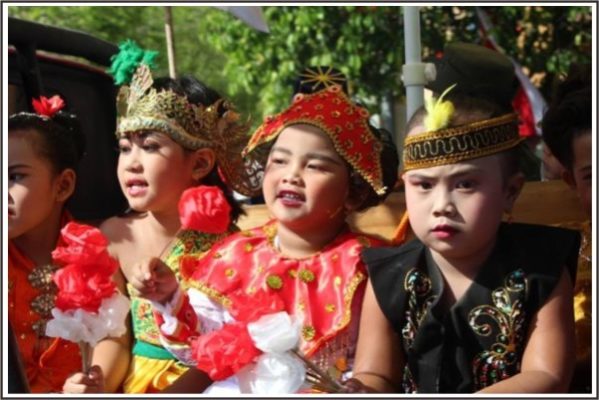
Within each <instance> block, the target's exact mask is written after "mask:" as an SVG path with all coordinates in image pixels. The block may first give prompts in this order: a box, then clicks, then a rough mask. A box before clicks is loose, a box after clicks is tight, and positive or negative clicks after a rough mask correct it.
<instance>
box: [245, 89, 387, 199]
mask: <svg viewBox="0 0 599 400" xmlns="http://www.w3.org/2000/svg"><path fill="white" fill-rule="evenodd" d="M368 117H369V114H368V111H366V109H364V108H362V107H360V106H357V105H355V104H354V103H352V101H351V100H350V99H349V98H348V97H347V95H346V94H345V93H343V91H342V90H341V87H340V86H339V85H331V86H329V87H327V88H325V89H324V90H321V91H319V92H316V93H312V94H298V95H296V96H295V97H294V100H293V103H292V104H291V106H289V107H288V108H287V109H286V110H284V111H282V112H281V113H279V114H277V115H274V116H268V117H266V118H265V121H264V122H263V123H262V125H260V126H259V127H258V129H257V130H256V131H255V132H254V134H253V135H252V137H251V139H250V141H249V142H248V145H247V147H246V148H245V149H244V150H243V154H244V155H246V154H249V153H251V152H252V151H254V150H255V149H256V148H257V147H259V146H260V145H262V144H265V143H268V142H271V141H273V140H275V139H276V138H277V137H278V135H279V134H280V133H281V132H282V131H283V130H284V129H285V128H287V127H288V126H291V125H297V124H308V125H313V126H316V127H318V128H320V129H322V130H323V131H324V132H325V133H326V134H327V135H328V136H329V138H330V139H331V141H332V142H333V145H334V146H335V150H336V151H337V152H338V153H339V154H340V155H341V157H343V159H345V161H347V162H348V163H349V164H350V165H351V166H352V168H353V169H355V170H356V171H357V172H358V173H359V174H360V175H361V176H362V177H363V178H364V179H365V180H366V182H368V183H369V184H370V186H371V187H372V188H373V189H374V191H375V192H376V193H377V194H379V195H383V194H385V193H386V191H387V188H386V187H385V186H384V184H383V172H382V168H381V160H380V155H381V151H382V149H383V145H382V143H381V142H380V140H379V139H378V138H377V137H376V136H375V135H374V134H373V133H372V131H371V130H370V128H369V126H368Z"/></svg>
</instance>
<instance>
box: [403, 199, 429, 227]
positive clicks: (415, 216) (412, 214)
mask: <svg viewBox="0 0 599 400" xmlns="http://www.w3.org/2000/svg"><path fill="white" fill-rule="evenodd" d="M405 195H406V211H407V212H408V216H409V218H410V227H411V229H412V230H413V231H414V234H415V235H416V236H418V237H419V238H422V236H423V235H424V234H425V233H426V230H427V229H426V226H427V222H428V220H429V217H430V214H431V212H430V206H429V205H428V203H427V199H425V198H422V197H421V196H417V195H416V194H415V193H412V191H411V190H409V189H406V192H405Z"/></svg>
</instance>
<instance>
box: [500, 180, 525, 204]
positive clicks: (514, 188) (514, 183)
mask: <svg viewBox="0 0 599 400" xmlns="http://www.w3.org/2000/svg"><path fill="white" fill-rule="evenodd" d="M525 181H526V178H525V177H524V174H523V173H521V172H518V173H516V174H514V175H512V176H510V177H509V178H508V180H507V182H506V185H505V201H506V204H505V211H507V212H511V211H512V208H513V207H514V203H515V202H516V199H517V198H518V196H520V192H521V191H522V188H523V187H524V182H525Z"/></svg>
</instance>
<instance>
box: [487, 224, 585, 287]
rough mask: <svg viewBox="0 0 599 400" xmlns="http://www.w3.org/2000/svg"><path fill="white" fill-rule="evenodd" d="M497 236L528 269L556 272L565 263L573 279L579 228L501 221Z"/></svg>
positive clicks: (506, 249)
mask: <svg viewBox="0 0 599 400" xmlns="http://www.w3.org/2000/svg"><path fill="white" fill-rule="evenodd" d="M499 240H500V241H501V243H503V245H507V246H508V247H507V248H503V251H507V252H509V253H510V254H515V255H517V261H518V262H519V263H520V264H522V265H523V266H526V269H527V270H528V271H529V272H538V273H543V274H548V273H551V272H553V273H554V274H556V275H557V276H559V274H560V273H561V270H562V268H563V267H567V268H568V270H569V272H570V275H571V276H572V278H573V279H574V278H575V276H576V265H577V260H578V250H579V247H580V232H579V231H576V230H572V229H565V228H558V227H554V226H548V225H535V224H521V223H513V224H502V225H501V227H500V231H499Z"/></svg>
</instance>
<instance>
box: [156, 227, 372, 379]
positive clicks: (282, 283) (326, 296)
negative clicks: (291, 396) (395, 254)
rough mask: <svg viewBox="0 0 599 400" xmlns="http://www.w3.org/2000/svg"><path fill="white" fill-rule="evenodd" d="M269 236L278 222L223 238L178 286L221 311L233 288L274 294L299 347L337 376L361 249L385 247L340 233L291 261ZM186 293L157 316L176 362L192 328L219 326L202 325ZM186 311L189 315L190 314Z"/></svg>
mask: <svg viewBox="0 0 599 400" xmlns="http://www.w3.org/2000/svg"><path fill="white" fill-rule="evenodd" d="M275 236H276V222H275V221H270V222H269V223H267V224H266V225H264V226H262V227H259V228H255V229H252V230H248V231H243V232H239V233H237V234H234V235H232V236H230V237H228V238H227V239H225V240H223V241H222V242H220V243H218V244H217V245H216V246H214V247H213V248H212V249H211V250H210V251H209V252H208V253H206V255H205V256H204V257H203V258H202V259H201V262H200V263H198V264H195V265H196V269H195V270H194V271H190V272H188V274H187V275H188V276H189V278H188V279H186V280H185V281H184V286H185V287H186V288H188V293H189V295H190V296H191V292H193V291H195V292H200V293H202V294H203V295H205V296H206V297H207V298H209V299H210V300H211V301H212V302H214V304H218V305H220V306H224V307H223V309H226V308H227V306H229V305H230V302H231V300H230V299H229V298H228V297H227V295H228V294H229V293H231V292H233V291H235V290H237V289H242V290H244V291H245V292H247V293H248V294H252V293H254V292H256V291H257V290H259V289H267V290H273V291H276V292H278V293H279V294H280V296H281V297H282V299H283V301H284V302H285V306H286V311H287V312H288V313H289V314H290V315H294V316H295V317H296V318H299V320H300V321H301V324H302V337H301V341H300V350H301V351H302V352H303V353H304V354H305V355H306V356H307V357H309V358H311V359H312V361H313V362H315V363H316V364H318V365H319V366H320V367H321V368H322V369H324V370H326V371H328V372H329V373H330V374H331V375H332V376H334V377H336V378H338V377H339V376H340V374H341V373H343V372H344V371H346V370H347V369H348V360H351V359H352V358H353V355H354V352H355V343H356V338H357V333H358V325H359V317H360V309H361V304H362V299H363V295H364V289H365V282H366V269H365V266H364V264H363V263H362V260H361V258H360V252H361V250H362V249H363V248H366V247H371V246H379V245H382V244H383V242H381V241H379V240H377V239H373V238H371V237H367V236H364V235H360V234H356V233H353V232H351V231H349V230H348V229H346V230H344V231H343V232H342V233H341V234H339V235H338V236H337V237H336V238H335V239H334V240H333V241H332V242H331V243H329V244H328V245H327V246H325V248H323V249H322V250H321V251H320V252H318V253H317V254H314V255H312V256H309V257H306V258H301V259H296V258H289V257H286V256H284V255H283V254H281V253H279V252H278V251H277V249H276V248H275V246H274V243H273V240H274V238H275ZM182 273H183V274H184V275H186V274H185V272H184V271H182ZM190 296H189V297H188V296H187V295H182V296H179V295H178V296H175V297H176V299H175V300H174V302H173V303H174V304H171V306H169V307H167V308H168V310H166V309H165V308H162V309H161V310H160V311H162V313H158V312H157V315H156V319H157V323H158V324H159V325H160V327H161V333H162V335H163V338H162V339H163V343H164V344H165V345H166V348H167V349H169V351H172V352H173V354H175V355H176V356H178V357H179V358H186V357H185V356H184V355H183V354H184V352H182V348H184V347H185V344H186V339H187V338H188V337H189V336H193V335H194V334H195V335H197V330H198V329H199V330H200V332H201V333H206V332H208V331H211V330H214V329H217V328H218V327H219V326H220V324H219V323H216V324H214V323H212V324H211V323H209V322H208V321H202V311H201V310H200V308H201V307H198V306H197V304H195V305H194V302H195V303H197V302H196V301H194V299H193V298H191V301H190ZM190 308H193V309H194V310H195V312H191V313H190V312H189V311H190ZM158 309H160V308H158ZM204 309H206V308H204ZM213 311H214V310H208V312H213ZM167 314H170V315H167ZM173 316H174V317H175V318H176V322H175V321H174V320H173V318H172V317H173ZM212 322H214V321H212ZM218 322H220V323H226V322H228V321H227V319H226V318H222V319H221V320H220V321H218ZM167 325H168V326H167ZM184 361H185V360H184ZM186 361H187V362H190V359H187V360H186Z"/></svg>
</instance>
